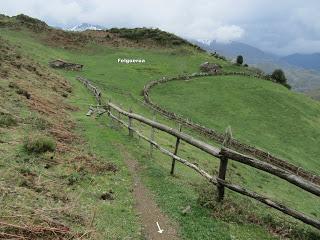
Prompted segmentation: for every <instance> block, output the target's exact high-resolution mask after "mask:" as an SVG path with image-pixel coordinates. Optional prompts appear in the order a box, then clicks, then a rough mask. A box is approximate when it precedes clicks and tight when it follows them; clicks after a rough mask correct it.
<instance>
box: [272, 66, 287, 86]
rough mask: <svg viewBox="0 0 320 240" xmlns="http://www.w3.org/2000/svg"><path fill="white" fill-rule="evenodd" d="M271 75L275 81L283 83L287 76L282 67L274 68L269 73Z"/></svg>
mask: <svg viewBox="0 0 320 240" xmlns="http://www.w3.org/2000/svg"><path fill="white" fill-rule="evenodd" d="M271 77H272V78H273V79H274V80H276V82H277V83H281V84H285V83H287V78H286V75H285V74H284V72H283V71H282V69H276V70H274V71H273V73H272V74H271Z"/></svg>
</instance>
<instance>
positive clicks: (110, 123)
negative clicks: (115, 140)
mask: <svg viewBox="0 0 320 240" xmlns="http://www.w3.org/2000/svg"><path fill="white" fill-rule="evenodd" d="M110 103H111V99H110V98H109V99H108V103H107V111H108V116H109V121H110V122H109V127H110V128H113V118H112V117H111V116H110V114H111V107H110V105H109V104H110Z"/></svg>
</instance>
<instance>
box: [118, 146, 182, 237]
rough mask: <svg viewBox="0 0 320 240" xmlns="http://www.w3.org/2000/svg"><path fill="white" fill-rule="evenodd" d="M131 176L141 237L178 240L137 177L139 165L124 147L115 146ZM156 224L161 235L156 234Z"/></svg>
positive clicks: (173, 230)
mask: <svg viewBox="0 0 320 240" xmlns="http://www.w3.org/2000/svg"><path fill="white" fill-rule="evenodd" d="M117 147H118V148H119V150H120V153H121V154H122V156H123V158H124V159H125V163H126V164H127V165H128V169H129V171H130V173H131V174H132V176H133V180H134V186H133V196H134V199H135V207H136V210H137V212H138V214H139V216H140V219H141V222H142V224H143V235H144V237H145V238H146V239H148V240H178V239H179V238H178V236H177V231H176V229H175V228H174V227H173V226H172V223H171V222H170V220H169V218H168V217H167V216H166V215H165V214H163V213H162V212H161V210H160V208H159V207H158V206H157V204H156V202H155V201H154V199H153V196H152V194H151V192H150V191H149V190H148V189H147V188H146V187H145V186H144V185H143V183H142V182H141V179H140V177H139V164H138V161H137V160H136V159H134V157H133V156H132V155H131V154H130V153H129V152H128V151H127V150H126V148H125V147H124V146H119V145H118V146H117ZM157 222H158V223H159V225H160V227H161V229H163V230H164V231H163V232H162V233H159V232H158V227H157Z"/></svg>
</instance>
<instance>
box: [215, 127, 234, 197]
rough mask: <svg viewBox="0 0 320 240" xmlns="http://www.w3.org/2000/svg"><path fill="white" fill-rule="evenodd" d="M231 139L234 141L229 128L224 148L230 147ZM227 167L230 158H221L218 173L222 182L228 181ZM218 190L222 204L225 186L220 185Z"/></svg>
mask: <svg viewBox="0 0 320 240" xmlns="http://www.w3.org/2000/svg"><path fill="white" fill-rule="evenodd" d="M231 139H232V133H231V128H230V127H228V128H227V129H226V133H225V138H224V140H223V143H222V145H223V146H224V147H227V146H228V145H229V143H230V141H231ZM227 166H228V158H226V157H225V156H221V157H220V166H219V173H218V178H219V179H221V180H225V179H226V173H227ZM217 190H218V196H217V201H218V202H221V201H222V200H223V198H224V186H223V185H221V184H219V183H218V184H217Z"/></svg>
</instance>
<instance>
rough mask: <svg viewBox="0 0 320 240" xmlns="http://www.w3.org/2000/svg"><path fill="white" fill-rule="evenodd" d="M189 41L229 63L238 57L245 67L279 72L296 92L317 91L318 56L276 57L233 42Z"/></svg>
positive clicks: (318, 54)
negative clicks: (242, 58) (227, 59)
mask: <svg viewBox="0 0 320 240" xmlns="http://www.w3.org/2000/svg"><path fill="white" fill-rule="evenodd" d="M191 41H192V42H193V43H194V44H196V45H198V46H200V47H201V48H203V49H205V50H207V51H209V52H217V53H218V54H220V55H223V56H226V57H227V58H229V59H235V58H236V57H237V56H238V55H242V56H243V57H244V60H245V63H247V64H249V65H251V66H253V67H257V68H260V69H261V70H263V71H265V72H266V73H270V72H272V71H273V70H274V69H277V68H281V69H283V70H284V71H285V74H286V76H287V78H288V81H289V83H290V84H291V85H292V87H293V89H295V90H296V91H300V92H306V93H308V92H313V93H314V92H315V91H318V89H320V53H314V54H292V55H288V56H278V55H275V54H272V53H268V52H265V51H262V50H261V49H259V48H256V47H253V46H250V45H248V44H245V43H241V42H237V41H232V42H230V43H219V42H216V41H209V42H208V41H199V40H191ZM312 95H314V94H312Z"/></svg>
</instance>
